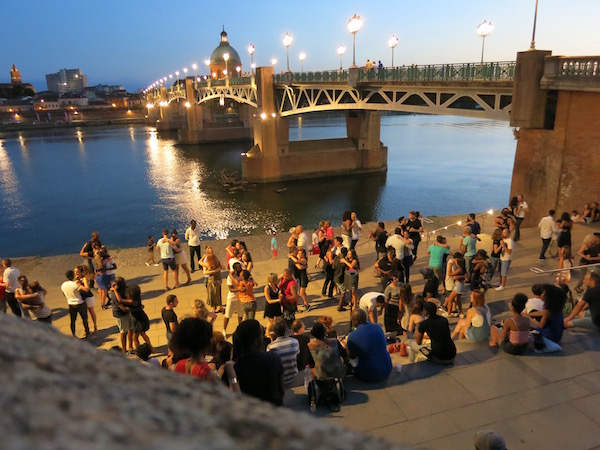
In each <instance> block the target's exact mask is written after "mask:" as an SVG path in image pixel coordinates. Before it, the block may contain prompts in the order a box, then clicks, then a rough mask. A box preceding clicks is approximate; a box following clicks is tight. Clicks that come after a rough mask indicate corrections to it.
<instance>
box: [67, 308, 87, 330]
mask: <svg viewBox="0 0 600 450" xmlns="http://www.w3.org/2000/svg"><path fill="white" fill-rule="evenodd" d="M77 314H79V316H80V317H81V320H82V322H83V328H84V329H85V335H86V336H87V335H88V334H90V327H89V325H88V316H87V315H88V310H87V306H86V304H85V302H82V303H80V304H78V305H69V316H70V318H71V333H72V334H73V336H75V320H76V319H77Z"/></svg>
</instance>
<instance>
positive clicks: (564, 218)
mask: <svg viewBox="0 0 600 450" xmlns="http://www.w3.org/2000/svg"><path fill="white" fill-rule="evenodd" d="M557 226H558V230H559V233H558V238H557V239H556V246H557V247H558V268H559V269H562V268H563V267H564V266H565V260H568V261H569V262H570V263H571V266H573V257H572V256H571V229H572V228H573V222H572V221H571V215H570V214H569V213H568V212H566V211H565V212H564V213H562V215H561V216H560V219H559V220H558V221H557Z"/></svg>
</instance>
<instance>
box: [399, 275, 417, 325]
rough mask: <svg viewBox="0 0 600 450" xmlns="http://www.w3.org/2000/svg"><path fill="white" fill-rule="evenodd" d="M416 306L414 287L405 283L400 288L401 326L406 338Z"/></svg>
mask: <svg viewBox="0 0 600 450" xmlns="http://www.w3.org/2000/svg"><path fill="white" fill-rule="evenodd" d="M413 304H414V295H413V292H412V286H411V285H410V284H409V283H404V284H403V285H402V286H400V325H401V326H402V329H403V330H404V335H405V336H406V330H408V324H409V322H410V313H411V311H412V307H413Z"/></svg>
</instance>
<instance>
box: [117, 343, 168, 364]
mask: <svg viewBox="0 0 600 450" xmlns="http://www.w3.org/2000/svg"><path fill="white" fill-rule="evenodd" d="M119 350H120V348H119ZM151 354H152V347H151V346H150V345H148V344H146V343H143V344H142V345H140V346H139V347H138V348H137V350H136V355H137V357H138V358H139V359H140V360H141V361H142V364H146V365H148V366H152V367H160V362H159V361H158V359H156V358H151V357H150V355H151Z"/></svg>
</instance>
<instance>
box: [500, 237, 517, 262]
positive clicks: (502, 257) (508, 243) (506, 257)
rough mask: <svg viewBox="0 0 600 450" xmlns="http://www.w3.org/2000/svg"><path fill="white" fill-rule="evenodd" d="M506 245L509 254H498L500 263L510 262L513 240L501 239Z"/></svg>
mask: <svg viewBox="0 0 600 450" xmlns="http://www.w3.org/2000/svg"><path fill="white" fill-rule="evenodd" d="M502 240H503V241H504V243H505V244H506V248H508V249H509V250H510V253H508V252H505V251H503V252H502V253H500V261H510V260H511V259H512V249H513V242H514V241H513V240H512V239H511V238H506V239H502Z"/></svg>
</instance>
